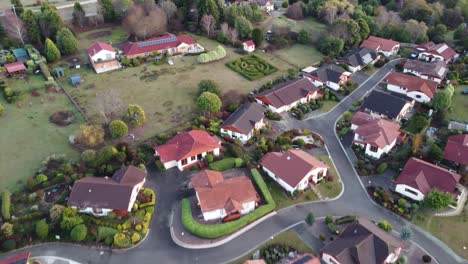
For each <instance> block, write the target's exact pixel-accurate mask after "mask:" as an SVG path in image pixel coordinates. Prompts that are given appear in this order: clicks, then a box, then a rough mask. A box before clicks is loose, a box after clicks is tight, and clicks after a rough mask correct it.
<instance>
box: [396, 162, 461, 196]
mask: <svg viewBox="0 0 468 264" xmlns="http://www.w3.org/2000/svg"><path fill="white" fill-rule="evenodd" d="M459 181H460V175H458V174H456V173H453V172H450V171H448V170H446V169H444V168H441V167H439V166H436V165H434V164H432V163H429V162H426V161H423V160H420V159H417V158H410V159H409V160H408V162H406V165H405V167H404V168H403V171H402V172H401V173H400V176H398V179H397V180H396V182H395V183H396V184H406V185H408V186H411V187H413V188H415V189H418V190H419V191H421V192H422V193H423V194H424V195H427V194H428V193H429V192H430V191H431V190H432V189H438V190H440V191H443V192H449V193H453V192H454V191H455V187H456V185H457V183H458V182H459Z"/></svg>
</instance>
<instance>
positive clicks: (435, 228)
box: [413, 206, 468, 258]
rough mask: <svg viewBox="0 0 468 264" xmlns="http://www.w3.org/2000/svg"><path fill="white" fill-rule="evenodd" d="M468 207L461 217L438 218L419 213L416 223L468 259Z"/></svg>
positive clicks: (416, 216) (415, 218)
mask: <svg viewBox="0 0 468 264" xmlns="http://www.w3.org/2000/svg"><path fill="white" fill-rule="evenodd" d="M467 213H468V206H465V209H464V212H462V214H461V215H459V216H452V217H436V216H432V215H426V214H423V213H418V214H416V215H415V217H414V218H413V219H414V223H415V224H416V225H418V226H419V227H421V228H423V229H425V230H427V231H429V232H430V233H431V234H433V235H434V236H436V237H437V238H439V239H440V240H442V241H443V242H444V243H445V244H447V245H448V246H449V247H450V248H452V249H453V251H455V252H456V253H458V254H459V255H460V256H462V257H464V258H468V250H467V249H464V247H466V248H468V236H467V235H466V234H467V233H468V224H467V221H468V217H467Z"/></svg>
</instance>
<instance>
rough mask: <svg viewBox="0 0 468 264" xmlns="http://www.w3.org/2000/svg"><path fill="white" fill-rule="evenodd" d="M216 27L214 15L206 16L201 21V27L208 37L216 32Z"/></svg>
mask: <svg viewBox="0 0 468 264" xmlns="http://www.w3.org/2000/svg"><path fill="white" fill-rule="evenodd" d="M215 25H216V20H215V19H214V17H213V16H212V15H204V16H203V17H202V19H201V20H200V27H201V28H202V30H203V31H204V32H205V33H206V35H207V36H208V37H209V36H211V33H212V32H213V31H214V28H215Z"/></svg>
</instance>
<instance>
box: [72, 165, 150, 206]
mask: <svg viewBox="0 0 468 264" xmlns="http://www.w3.org/2000/svg"><path fill="white" fill-rule="evenodd" d="M145 177H146V172H145V171H143V170H141V169H138V168H136V167H134V166H129V167H126V168H122V169H120V170H118V171H116V172H115V173H114V176H112V177H111V178H109V177H85V178H82V179H80V180H78V181H76V182H75V184H74V185H73V189H72V192H71V194H70V198H69V199H68V205H69V206H76V207H79V208H83V207H91V208H100V209H102V208H109V209H115V210H125V211H126V210H128V206H129V203H130V201H131V196H132V191H133V188H134V187H135V185H137V184H139V183H141V182H142V181H144V179H145Z"/></svg>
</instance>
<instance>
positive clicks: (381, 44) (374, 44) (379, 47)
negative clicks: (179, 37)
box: [359, 36, 400, 51]
mask: <svg viewBox="0 0 468 264" xmlns="http://www.w3.org/2000/svg"><path fill="white" fill-rule="evenodd" d="M398 45H400V42H397V41H394V40H391V39H384V38H379V37H374V36H369V38H368V39H366V40H364V41H363V42H362V44H361V46H359V47H360V48H369V49H372V50H375V51H392V50H394V48H395V46H398Z"/></svg>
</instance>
